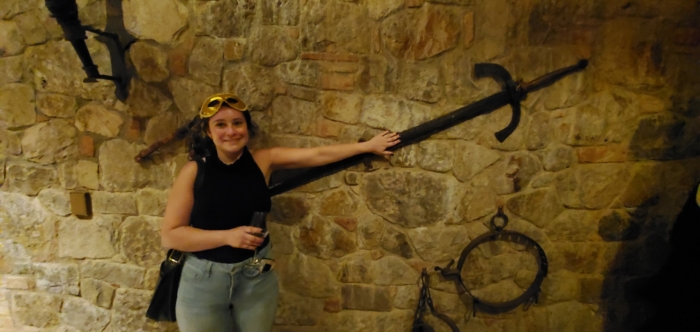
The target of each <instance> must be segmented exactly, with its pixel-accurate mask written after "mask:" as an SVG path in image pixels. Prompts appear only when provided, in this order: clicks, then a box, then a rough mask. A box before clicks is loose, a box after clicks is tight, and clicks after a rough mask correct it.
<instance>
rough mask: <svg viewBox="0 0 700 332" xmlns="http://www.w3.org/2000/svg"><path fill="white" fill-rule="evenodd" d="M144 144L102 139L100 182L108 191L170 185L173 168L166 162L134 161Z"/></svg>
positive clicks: (157, 187) (161, 187)
mask: <svg viewBox="0 0 700 332" xmlns="http://www.w3.org/2000/svg"><path fill="white" fill-rule="evenodd" d="M143 148H145V146H143V145H137V144H132V143H129V142H127V141H124V140H121V139H115V140H111V141H107V142H104V143H103V144H102V145H101V146H100V149H99V154H98V155H99V163H100V185H101V186H102V188H103V189H105V190H108V191H132V190H133V189H135V188H143V187H146V186H149V187H151V188H153V189H166V188H168V187H170V186H171V185H172V181H173V178H172V171H171V170H170V167H168V165H167V164H155V163H151V162H149V161H146V162H142V163H135V162H134V156H136V155H137V154H138V153H139V152H140V151H141V150H142V149H143Z"/></svg>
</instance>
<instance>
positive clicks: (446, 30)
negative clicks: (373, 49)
mask: <svg viewBox="0 0 700 332" xmlns="http://www.w3.org/2000/svg"><path fill="white" fill-rule="evenodd" d="M460 30H461V26H460V24H459V20H458V19H457V17H456V15H454V13H453V12H451V11H449V10H447V9H446V8H444V7H440V6H430V5H426V6H422V7H421V8H420V9H417V10H404V11H400V12H398V13H396V14H393V15H391V16H389V17H387V18H386V19H384V20H383V22H382V37H383V38H382V40H383V41H384V46H386V47H387V48H388V49H389V50H390V51H391V53H392V54H393V55H394V56H396V57H398V58H401V59H407V60H414V61H415V60H423V59H427V58H430V57H433V56H435V55H437V54H440V53H442V52H444V51H447V50H450V49H452V48H454V47H455V46H456V45H457V37H458V36H459V33H460Z"/></svg>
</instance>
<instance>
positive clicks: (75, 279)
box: [31, 263, 80, 295]
mask: <svg viewBox="0 0 700 332" xmlns="http://www.w3.org/2000/svg"><path fill="white" fill-rule="evenodd" d="M31 272H32V273H33V274H34V277H35V278H36V288H37V289H39V290H42V291H46V292H50V293H57V294H70V295H78V294H79V292H80V287H79V286H78V284H79V283H80V274H79V273H78V266H77V265H75V264H62V263H35V264H32V266H31Z"/></svg>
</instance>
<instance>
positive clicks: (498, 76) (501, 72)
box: [474, 63, 525, 143]
mask: <svg viewBox="0 0 700 332" xmlns="http://www.w3.org/2000/svg"><path fill="white" fill-rule="evenodd" d="M474 76H476V78H484V77H490V78H492V79H493V80H494V81H496V82H497V83H498V85H500V86H501V89H503V90H505V91H507V92H508V95H509V96H510V100H509V101H508V103H509V104H510V107H511V109H512V110H513V115H512V116H511V118H510V123H509V124H508V126H506V127H505V128H503V129H501V130H500V131H498V132H497V133H496V134H495V135H496V139H497V140H498V141H499V142H501V143H503V141H505V140H506V138H508V136H510V135H511V134H512V133H513V132H514V131H515V129H517V128H518V124H520V113H521V111H520V101H521V100H523V99H524V98H525V92H524V91H523V89H521V88H520V84H519V83H517V82H514V81H513V78H512V77H511V76H510V73H509V72H508V70H506V69H505V68H503V66H501V65H497V64H495V63H477V64H476V65H474Z"/></svg>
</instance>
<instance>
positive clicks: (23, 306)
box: [12, 292, 63, 328]
mask: <svg viewBox="0 0 700 332" xmlns="http://www.w3.org/2000/svg"><path fill="white" fill-rule="evenodd" d="M62 302H63V301H62V300H61V298H60V297H58V296H56V295H52V294H45V293H25V292H16V293H14V294H12V308H13V313H14V316H15V318H16V319H17V321H18V322H20V323H21V324H23V325H28V326H31V327H35V328H36V327H39V328H46V327H52V326H56V325H58V323H59V312H60V311H61V304H62Z"/></svg>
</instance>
